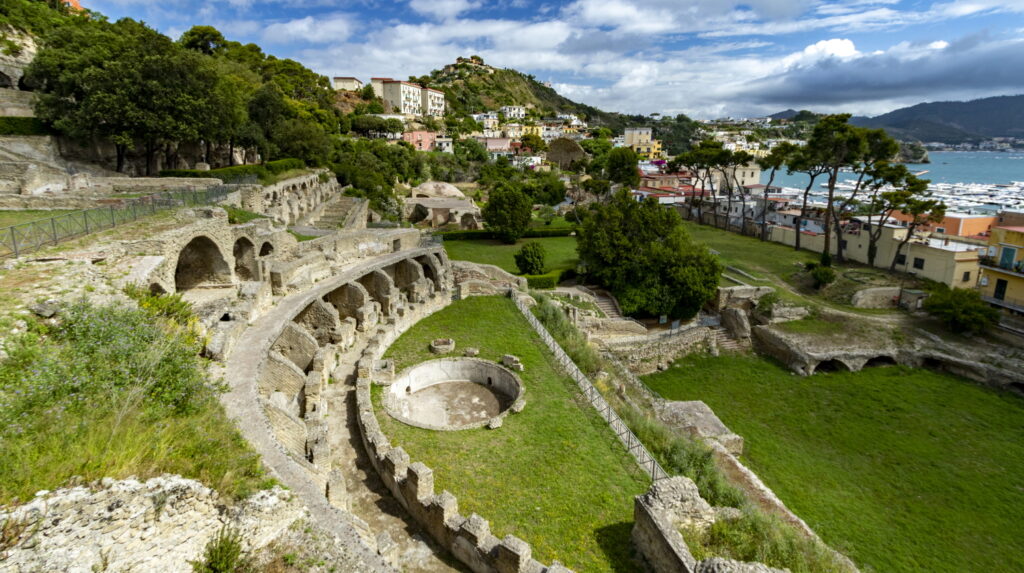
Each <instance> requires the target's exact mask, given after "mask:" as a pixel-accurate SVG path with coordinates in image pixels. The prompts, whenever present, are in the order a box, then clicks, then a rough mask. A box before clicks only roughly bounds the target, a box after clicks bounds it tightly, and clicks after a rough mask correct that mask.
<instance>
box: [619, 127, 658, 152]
mask: <svg viewBox="0 0 1024 573" xmlns="http://www.w3.org/2000/svg"><path fill="white" fill-rule="evenodd" d="M651 139H653V130H652V129H651V128H649V127H627V128H626V133H625V136H624V146H625V147H636V146H638V145H650V144H651Z"/></svg>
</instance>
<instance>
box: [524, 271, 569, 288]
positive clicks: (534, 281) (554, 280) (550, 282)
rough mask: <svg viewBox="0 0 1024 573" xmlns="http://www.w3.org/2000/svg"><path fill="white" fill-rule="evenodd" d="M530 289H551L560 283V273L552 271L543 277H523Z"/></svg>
mask: <svg viewBox="0 0 1024 573" xmlns="http://www.w3.org/2000/svg"><path fill="white" fill-rule="evenodd" d="M525 276H526V284H527V285H528V286H529V287H530V288H538V289H552V288H555V287H556V286H558V283H560V282H562V271H561V270H554V271H551V272H550V273H547V274H544V275H525Z"/></svg>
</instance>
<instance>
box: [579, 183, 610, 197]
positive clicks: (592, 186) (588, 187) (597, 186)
mask: <svg viewBox="0 0 1024 573" xmlns="http://www.w3.org/2000/svg"><path fill="white" fill-rule="evenodd" d="M581 185H582V186H583V190H584V191H586V192H587V193H590V194H591V195H596V196H597V197H604V196H605V195H607V194H608V193H610V192H611V190H612V183H611V181H608V180H607V179H587V180H586V181H584V182H583V183H582V184H581Z"/></svg>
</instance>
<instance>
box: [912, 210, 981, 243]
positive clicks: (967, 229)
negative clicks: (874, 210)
mask: <svg viewBox="0 0 1024 573" xmlns="http://www.w3.org/2000/svg"><path fill="white" fill-rule="evenodd" d="M892 218H893V219H896V220H897V221H899V222H900V224H901V225H903V226H904V227H906V226H907V224H908V223H910V221H911V220H913V217H911V216H910V215H906V214H904V213H901V212H899V211H896V212H894V213H893V214H892ZM998 220H999V218H998V217H996V216H994V215H968V214H967V213H946V216H945V217H944V218H943V219H942V221H939V222H938V223H932V224H931V225H927V226H925V225H922V226H920V227H918V230H920V231H922V232H930V233H942V234H943V235H955V236H957V237H976V236H978V235H984V234H986V233H988V232H989V231H991V230H992V227H993V226H995V225H997V224H998Z"/></svg>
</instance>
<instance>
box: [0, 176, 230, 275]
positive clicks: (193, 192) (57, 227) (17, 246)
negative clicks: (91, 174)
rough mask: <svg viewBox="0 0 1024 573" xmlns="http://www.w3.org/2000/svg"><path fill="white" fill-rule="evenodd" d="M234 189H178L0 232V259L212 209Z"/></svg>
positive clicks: (2, 229)
mask: <svg viewBox="0 0 1024 573" xmlns="http://www.w3.org/2000/svg"><path fill="white" fill-rule="evenodd" d="M232 191H234V187H229V186H226V185H219V186H217V187H211V188H209V189H203V190H197V189H179V190H172V191H164V192H161V193H154V194H152V195H147V196H145V197H138V198H135V199H129V200H127V201H125V202H123V203H121V204H119V205H109V206H106V207H96V208H93V209H84V210H81V211H73V212H71V213H66V214H63V215H58V216H56V217H50V218H48V219H40V220H38V221H30V222H28V223H21V224H19V225H13V226H10V227H2V228H0V259H5V258H9V257H20V256H23V255H26V254H29V253H33V252H35V251H38V250H39V249H41V248H43V247H47V246H52V245H56V244H58V243H60V242H62V241H67V240H68V239H74V238H77V237H84V236H85V235H88V234H90V233H95V232H97V231H104V230H106V229H113V228H114V227H117V226H118V225H124V224H125V223H131V222H134V221H138V220H139V219H141V218H143V217H147V216H149V215H153V214H155V213H159V212H160V211H166V210H168V209H177V208H179V207H191V206H197V205H212V204H214V203H216V202H218V201H221V200H223V199H224V198H225V197H226V196H227V195H228V194H229V193H231V192H232Z"/></svg>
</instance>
